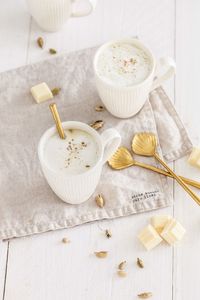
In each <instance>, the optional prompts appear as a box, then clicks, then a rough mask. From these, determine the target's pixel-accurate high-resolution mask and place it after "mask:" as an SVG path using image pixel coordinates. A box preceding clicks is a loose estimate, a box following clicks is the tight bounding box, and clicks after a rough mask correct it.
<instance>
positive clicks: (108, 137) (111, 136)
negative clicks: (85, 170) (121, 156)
mask: <svg viewBox="0 0 200 300" xmlns="http://www.w3.org/2000/svg"><path fill="white" fill-rule="evenodd" d="M101 139H102V143H103V148H104V149H103V151H104V153H103V159H102V163H103V164H104V163H105V162H106V161H107V160H108V159H109V158H110V157H111V156H112V155H113V154H114V153H115V152H116V151H117V149H118V147H119V145H120V143H121V136H120V134H119V133H118V131H117V130H115V129H114V128H110V129H106V130H105V131H104V132H103V133H102V134H101Z"/></svg>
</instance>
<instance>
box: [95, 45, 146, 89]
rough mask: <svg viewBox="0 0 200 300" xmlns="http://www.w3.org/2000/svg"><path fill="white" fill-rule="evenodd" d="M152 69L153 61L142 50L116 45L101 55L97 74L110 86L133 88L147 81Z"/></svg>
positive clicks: (104, 50) (131, 46)
mask: <svg viewBox="0 0 200 300" xmlns="http://www.w3.org/2000/svg"><path fill="white" fill-rule="evenodd" d="M151 69H152V63H151V59H150V57H149V56H148V54H147V53H146V52H145V51H143V50H142V49H141V48H138V47H137V46H135V45H133V44H131V43H130V44H129V43H114V44H112V45H109V46H107V47H106V48H105V49H103V50H102V52H101V53H100V54H99V57H98V61H97V73H98V75H99V76H100V77H102V78H103V79H104V80H106V81H107V82H108V83H110V84H114V85H118V86H131V85H135V84H138V83H140V82H142V81H143V80H145V79H146V78H147V77H148V75H149V73H150V71H151Z"/></svg>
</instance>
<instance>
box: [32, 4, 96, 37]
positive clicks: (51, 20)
mask: <svg viewBox="0 0 200 300" xmlns="http://www.w3.org/2000/svg"><path fill="white" fill-rule="evenodd" d="M96 1H97V0H85V2H88V9H86V10H85V11H79V12H74V11H73V3H74V2H78V1H77V0H27V4H28V8H29V11H30V14H31V15H32V16H33V18H34V19H35V21H36V22H37V23H38V25H39V26H40V27H41V28H42V29H43V30H45V31H50V32H54V31H58V30H59V29H61V27H62V26H63V24H64V23H65V22H66V21H67V20H68V19H69V18H70V17H83V16H87V15H89V14H90V13H91V12H92V11H93V10H94V8H95V5H96Z"/></svg>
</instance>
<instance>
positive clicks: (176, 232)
mask: <svg viewBox="0 0 200 300" xmlns="http://www.w3.org/2000/svg"><path fill="white" fill-rule="evenodd" d="M184 234H185V228H183V226H182V225H181V224H180V223H179V222H178V221H176V220H175V219H171V220H170V221H168V222H167V224H166V225H165V227H164V229H163V231H162V232H161V234H160V235H161V237H162V238H163V239H164V240H165V241H166V242H167V243H168V244H170V245H173V244H174V243H175V242H178V241H180V240H182V238H183V236H184Z"/></svg>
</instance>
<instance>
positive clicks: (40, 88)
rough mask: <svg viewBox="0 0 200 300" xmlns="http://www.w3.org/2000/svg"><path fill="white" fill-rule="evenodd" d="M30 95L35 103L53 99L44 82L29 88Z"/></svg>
mask: <svg viewBox="0 0 200 300" xmlns="http://www.w3.org/2000/svg"><path fill="white" fill-rule="evenodd" d="M31 94H32V96H33V98H34V99H35V101H36V102H37V103H41V102H43V101H46V100H49V99H52V98H53V94H52V92H51V90H50V88H49V87H48V85H47V84H46V83H45V82H42V83H40V84H37V85H35V86H33V87H32V88H31Z"/></svg>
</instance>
